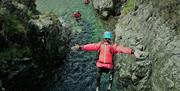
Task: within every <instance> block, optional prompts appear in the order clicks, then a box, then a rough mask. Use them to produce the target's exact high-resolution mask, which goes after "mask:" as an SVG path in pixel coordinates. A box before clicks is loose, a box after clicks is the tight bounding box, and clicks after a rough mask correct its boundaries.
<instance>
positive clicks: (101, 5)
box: [93, 0, 114, 17]
mask: <svg viewBox="0 0 180 91" xmlns="http://www.w3.org/2000/svg"><path fill="white" fill-rule="evenodd" d="M93 5H94V8H95V9H96V10H98V11H99V12H100V14H101V15H102V16H103V17H107V16H108V15H109V14H110V12H111V10H112V9H113V8H114V3H113V1H112V0H93Z"/></svg>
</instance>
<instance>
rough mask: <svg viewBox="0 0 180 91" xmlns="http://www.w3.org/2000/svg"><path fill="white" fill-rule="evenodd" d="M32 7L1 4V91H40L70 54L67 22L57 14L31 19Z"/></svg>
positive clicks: (9, 1) (24, 2)
mask: <svg viewBox="0 0 180 91" xmlns="http://www.w3.org/2000/svg"><path fill="white" fill-rule="evenodd" d="M29 1H31V2H30V3H28V2H29ZM29 4H30V6H28V5H29ZM31 4H32V6H31ZM33 4H34V0H0V11H1V12H0V21H1V22H0V90H5V91H32V90H34V91H35V90H38V91H41V90H40V89H41V87H42V84H45V83H43V82H44V81H46V80H44V79H47V78H48V77H50V76H51V75H53V71H54V69H55V68H56V67H57V66H58V67H59V65H60V64H62V63H63V58H64V57H65V55H66V52H67V50H68V48H67V45H66V44H68V41H69V34H70V31H69V29H68V26H66V25H67V24H65V23H64V20H62V19H60V18H58V17H56V16H55V15H54V14H47V15H37V16H34V17H33V19H31V18H32V17H31V16H29V15H28V12H36V11H32V10H33V9H34V5H33ZM31 14H32V15H33V14H34V13H31ZM2 44H3V45H2Z"/></svg>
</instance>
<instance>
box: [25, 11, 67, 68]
mask: <svg viewBox="0 0 180 91" xmlns="http://www.w3.org/2000/svg"><path fill="white" fill-rule="evenodd" d="M29 29H30V30H29V34H28V37H29V39H30V43H31V48H32V50H33V54H34V55H33V57H34V59H36V62H37V63H38V65H43V67H44V68H48V69H50V68H53V67H54V66H55V65H58V63H61V62H62V60H63V57H64V56H65V55H66V52H67V48H66V47H67V44H68V40H69V34H70V31H69V30H68V29H67V28H66V27H63V26H62V24H61V23H60V21H59V19H58V18H57V17H56V16H55V15H53V14H49V15H38V16H35V17H34V19H31V20H30V21H29ZM37 60H38V61H37ZM47 66H50V67H47ZM51 66H52V67H51Z"/></svg>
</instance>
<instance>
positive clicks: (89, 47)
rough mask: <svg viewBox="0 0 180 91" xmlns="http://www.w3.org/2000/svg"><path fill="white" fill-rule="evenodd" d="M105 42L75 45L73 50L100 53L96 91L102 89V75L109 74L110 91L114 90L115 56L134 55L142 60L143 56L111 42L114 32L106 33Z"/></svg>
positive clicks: (97, 63)
mask: <svg viewBox="0 0 180 91" xmlns="http://www.w3.org/2000/svg"><path fill="white" fill-rule="evenodd" d="M103 38H104V39H103V41H101V42H99V43H90V44H85V45H75V46H73V47H72V48H71V49H72V50H74V51H76V50H84V51H97V52H98V55H99V57H98V60H97V61H96V67H97V78H96V91H99V88H100V78H101V75H102V73H108V74H109V85H108V87H107V88H108V91H111V89H112V82H113V74H114V63H113V55H115V54H118V53H124V54H134V55H135V57H136V58H140V56H141V55H142V52H141V51H134V50H133V49H132V48H128V47H123V46H121V45H117V44H114V43H112V42H111V39H112V32H110V31H106V32H104V35H103Z"/></svg>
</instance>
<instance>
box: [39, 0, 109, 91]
mask: <svg viewBox="0 0 180 91" xmlns="http://www.w3.org/2000/svg"><path fill="white" fill-rule="evenodd" d="M36 4H37V9H38V10H39V11H40V12H42V13H46V12H54V13H55V14H56V15H58V16H61V17H62V18H63V19H64V20H65V21H66V22H68V23H69V24H70V25H71V26H72V30H73V31H75V34H74V35H73V36H72V38H71V41H70V44H69V46H73V45H74V44H76V43H77V44H86V43H89V42H91V43H92V42H98V41H100V39H101V36H102V32H103V31H104V30H106V28H107V27H104V26H105V25H104V23H102V21H101V20H100V19H99V18H98V17H97V16H96V15H95V12H94V11H93V8H92V2H91V3H90V4H89V5H84V4H83V0H37V1H36ZM76 10H79V11H80V12H81V13H82V20H81V22H79V23H78V22H76V21H75V20H74V19H73V17H72V14H73V12H74V11H76ZM96 55H97V54H96V53H94V52H84V51H78V52H73V51H70V53H69V54H68V55H67V57H66V60H65V65H64V66H63V68H62V67H61V68H59V70H57V73H56V76H55V77H56V80H55V81H54V82H53V83H50V84H51V85H50V86H49V87H47V88H46V90H47V91H95V79H96V66H95V58H96ZM62 69H63V70H62ZM103 76H104V77H103V79H102V84H101V86H102V88H103V89H104V87H106V86H107V84H106V83H107V82H108V80H107V78H108V76H107V75H103ZM102 91H104V90H102Z"/></svg>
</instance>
